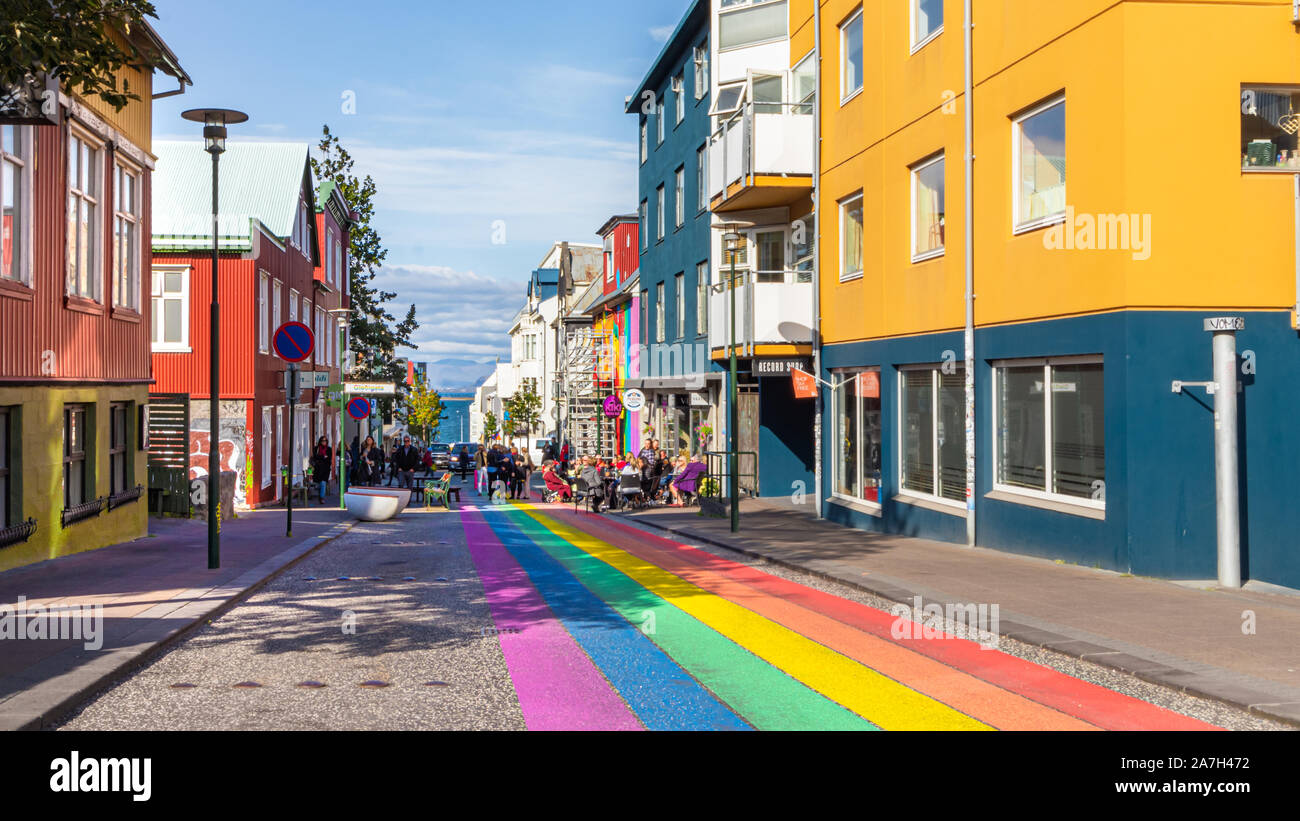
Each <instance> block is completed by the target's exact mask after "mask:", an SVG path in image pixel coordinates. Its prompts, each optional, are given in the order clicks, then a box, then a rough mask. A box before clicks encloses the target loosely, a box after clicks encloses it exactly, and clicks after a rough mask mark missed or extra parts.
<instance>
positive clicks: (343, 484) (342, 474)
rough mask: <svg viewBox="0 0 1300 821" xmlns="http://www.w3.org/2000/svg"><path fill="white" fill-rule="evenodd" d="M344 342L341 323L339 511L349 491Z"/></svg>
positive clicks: (345, 355) (341, 323)
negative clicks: (345, 419) (346, 450)
mask: <svg viewBox="0 0 1300 821" xmlns="http://www.w3.org/2000/svg"><path fill="white" fill-rule="evenodd" d="M343 342H344V339H343V322H342V321H340V322H339V352H340V353H339V382H340V384H339V444H338V448H339V453H338V457H339V510H342V509H343V508H344V505H343V494H344V492H345V491H347V488H348V467H347V461H346V460H345V459H344V457H343V447H344V441H343V437H344V436H346V435H347V430H346V428H344V426H343V424H344V420H343V417H344V415H345V413H346V412H347V407H348V397H347V395H346V394H344V393H343V385H342V384H341V383H342V382H343V362H344V360H345V359H346V358H347V354H346V353H344V352H343V351H344V348H343Z"/></svg>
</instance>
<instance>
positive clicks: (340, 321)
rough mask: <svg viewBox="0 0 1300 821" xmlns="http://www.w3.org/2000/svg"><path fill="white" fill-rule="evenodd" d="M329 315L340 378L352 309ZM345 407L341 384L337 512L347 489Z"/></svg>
mask: <svg viewBox="0 0 1300 821" xmlns="http://www.w3.org/2000/svg"><path fill="white" fill-rule="evenodd" d="M329 314H330V316H332V317H334V321H335V323H336V324H337V325H338V332H339V344H338V347H337V348H335V350H337V351H338V352H339V376H340V377H342V376H343V371H344V368H345V366H346V362H347V358H348V357H347V350H348V349H347V328H348V318H349V317H351V316H352V309H351V308H331V309H330V310H329ZM339 381H340V382H342V381H343V380H342V379H341V378H340V380H339ZM347 406H348V398H347V396H346V395H345V394H344V393H343V386H342V384H340V385H339V444H338V453H336V454H334V455H335V456H336V457H337V458H338V462H339V510H343V508H344V504H343V494H344V492H346V491H347V489H348V474H347V462H346V461H345V460H344V458H343V448H344V439H343V437H344V431H343V417H344V414H345V411H346V409H347Z"/></svg>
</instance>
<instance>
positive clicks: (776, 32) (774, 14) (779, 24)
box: [718, 0, 788, 51]
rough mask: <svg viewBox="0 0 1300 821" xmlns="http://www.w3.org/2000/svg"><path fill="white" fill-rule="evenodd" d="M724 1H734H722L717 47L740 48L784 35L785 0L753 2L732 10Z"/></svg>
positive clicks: (722, 48) (781, 37) (783, 36)
mask: <svg viewBox="0 0 1300 821" xmlns="http://www.w3.org/2000/svg"><path fill="white" fill-rule="evenodd" d="M727 5H738V4H727V3H724V4H723V10H722V13H721V14H720V15H719V16H718V48H719V49H721V50H724V51H725V50H726V49H733V48H744V47H745V46H752V45H754V44H755V43H766V42H770V41H772V40H781V39H784V38H785V36H786V28H787V23H788V13H787V11H786V6H785V0H779V2H772V3H755V4H753V5H751V6H749V7H748V8H743V9H739V10H736V11H728V10H727V9H726V6H727Z"/></svg>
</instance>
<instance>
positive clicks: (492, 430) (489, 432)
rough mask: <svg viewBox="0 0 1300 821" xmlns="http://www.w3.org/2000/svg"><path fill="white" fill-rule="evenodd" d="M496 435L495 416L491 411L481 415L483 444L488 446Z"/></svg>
mask: <svg viewBox="0 0 1300 821" xmlns="http://www.w3.org/2000/svg"><path fill="white" fill-rule="evenodd" d="M496 435H497V415H496V414H495V413H493V412H492V411H488V412H487V413H485V414H483V444H489V443H490V442H491V441H492V438H493V437H494V436H496Z"/></svg>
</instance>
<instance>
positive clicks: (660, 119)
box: [655, 97, 664, 145]
mask: <svg viewBox="0 0 1300 821" xmlns="http://www.w3.org/2000/svg"><path fill="white" fill-rule="evenodd" d="M663 144H664V98H663V97H660V98H659V99H658V100H656V101H655V145H663Z"/></svg>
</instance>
